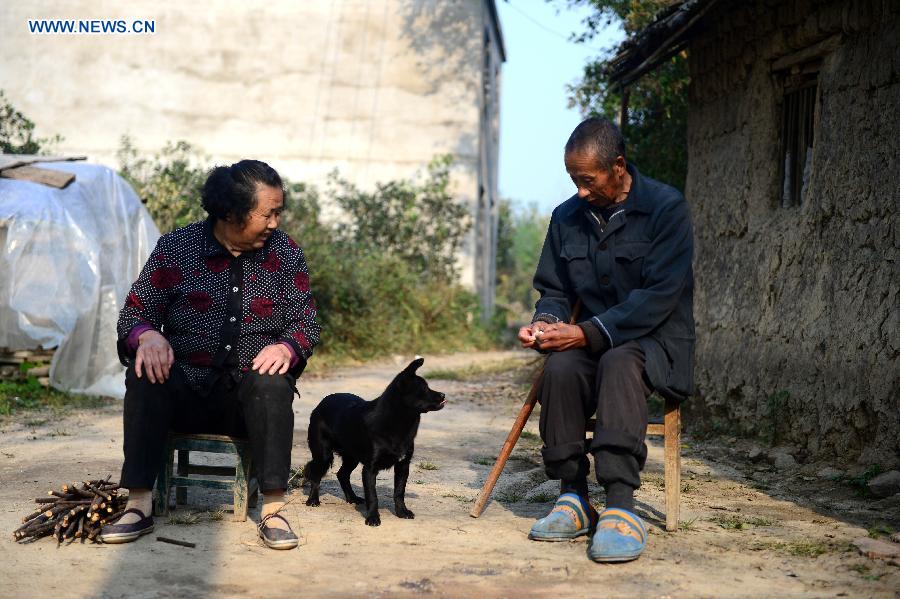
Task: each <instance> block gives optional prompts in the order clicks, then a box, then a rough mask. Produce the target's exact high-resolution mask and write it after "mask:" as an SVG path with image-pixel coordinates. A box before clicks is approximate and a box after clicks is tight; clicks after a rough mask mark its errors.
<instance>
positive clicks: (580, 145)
mask: <svg viewBox="0 0 900 599" xmlns="http://www.w3.org/2000/svg"><path fill="white" fill-rule="evenodd" d="M581 152H588V153H590V154H593V155H594V156H595V157H596V158H597V161H598V162H599V166H601V167H602V168H604V169H609V168H611V167H612V165H613V163H614V162H615V161H616V157H618V156H621V157H623V158H624V157H625V140H624V139H623V138H622V132H621V131H619V128H618V127H616V126H615V124H614V123H612V122H611V121H608V120H606V119H602V118H599V117H591V118H589V119H586V120H585V121H583V122H582V123H581V124H579V125H578V126H577V127H575V130H574V131H572V135H570V136H569V141H567V142H566V155H569V154H572V153H581Z"/></svg>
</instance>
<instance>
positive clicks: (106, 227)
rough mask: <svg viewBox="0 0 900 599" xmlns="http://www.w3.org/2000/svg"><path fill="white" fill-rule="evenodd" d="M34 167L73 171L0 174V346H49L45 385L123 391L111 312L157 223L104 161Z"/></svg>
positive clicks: (118, 305) (145, 252)
mask: <svg viewBox="0 0 900 599" xmlns="http://www.w3.org/2000/svg"><path fill="white" fill-rule="evenodd" d="M33 166H37V167H41V168H48V169H55V170H60V171H65V172H69V173H74V174H75V177H76V178H75V181H74V182H73V183H71V184H70V185H69V186H68V187H66V188H65V189H55V188H52V187H47V186H45V185H41V184H38V183H32V182H30V181H17V180H11V179H0V347H9V348H18V349H25V348H33V347H35V346H38V345H40V346H41V347H43V348H50V347H55V346H58V349H57V351H56V353H55V354H54V356H53V361H52V362H51V364H50V383H51V384H52V385H53V386H54V387H56V388H59V389H64V390H66V391H70V392H73V393H86V394H91V395H106V396H111V397H123V396H124V395H125V376H124V373H125V370H124V368H123V367H122V366H121V364H120V363H119V360H118V357H117V354H116V320H117V318H118V313H119V309H120V308H121V307H122V305H123V304H124V301H125V296H126V295H127V293H128V290H129V288H130V287H131V283H132V282H133V281H134V280H135V279H136V278H137V276H138V274H139V273H140V269H141V267H142V266H143V265H144V262H145V261H146V260H147V258H148V256H149V255H150V252H151V250H152V249H153V247H154V245H155V244H156V240H157V239H158V238H159V230H158V229H157V228H156V225H155V224H154V223H153V219H152V218H151V217H150V214H149V213H148V212H147V210H146V209H145V208H144V206H143V205H142V204H141V202H140V200H139V199H138V197H137V195H136V194H135V193H134V190H132V189H131V187H130V186H129V185H128V184H127V183H126V182H125V181H124V180H123V179H122V178H121V177H119V176H118V175H117V174H116V173H115V172H114V171H112V170H111V169H109V168H107V167H104V166H98V165H93V164H85V163H76V162H39V163H35V164H34V165H33Z"/></svg>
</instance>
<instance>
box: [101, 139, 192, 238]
mask: <svg viewBox="0 0 900 599" xmlns="http://www.w3.org/2000/svg"><path fill="white" fill-rule="evenodd" d="M196 154H197V152H196V150H195V149H194V147H193V146H191V145H190V144H189V143H187V142H184V141H179V142H176V143H174V144H173V143H171V142H170V143H167V144H166V145H165V147H164V148H163V149H162V150H161V151H159V152H158V153H157V154H156V155H154V156H153V157H152V158H147V157H145V156H142V155H140V154H139V153H138V150H137V149H136V148H135V147H134V145H132V143H131V139H130V138H129V137H128V136H123V137H122V141H121V145H120V146H119V150H118V152H117V153H116V156H117V158H118V159H119V165H120V166H119V174H120V175H122V177H123V178H124V179H125V180H126V181H128V183H129V184H130V185H131V186H132V187H133V188H134V191H135V192H136V193H137V195H138V197H139V198H140V199H141V201H142V202H143V203H144V204H145V205H146V206H147V210H148V211H149V212H150V214H151V216H153V220H154V222H156V226H157V227H158V228H159V230H160V231H162V232H163V233H166V232H168V231H171V230H172V229H177V228H178V227H183V226H185V225H187V224H190V223H192V222H194V221H198V220H201V219H204V218H206V213H205V212H204V211H203V206H201V204H200V189H201V188H202V187H203V183H204V182H205V181H206V174H207V168H206V167H205V166H204V163H205V162H207V160H206V159H205V158H204V157H202V156H197V155H196Z"/></svg>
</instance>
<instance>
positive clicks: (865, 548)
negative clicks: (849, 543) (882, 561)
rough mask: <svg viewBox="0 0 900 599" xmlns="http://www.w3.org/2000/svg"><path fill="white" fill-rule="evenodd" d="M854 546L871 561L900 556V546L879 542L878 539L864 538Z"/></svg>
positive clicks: (856, 541)
mask: <svg viewBox="0 0 900 599" xmlns="http://www.w3.org/2000/svg"><path fill="white" fill-rule="evenodd" d="M853 544H854V545H856V548H857V549H859V552H860V553H861V554H863V555H865V556H866V557H868V558H871V559H875V558H880V557H885V558H893V557H898V556H900V545H898V544H896V543H888V542H886V541H879V540H878V539H870V538H868V537H862V538H860V539H855V540H854V541H853Z"/></svg>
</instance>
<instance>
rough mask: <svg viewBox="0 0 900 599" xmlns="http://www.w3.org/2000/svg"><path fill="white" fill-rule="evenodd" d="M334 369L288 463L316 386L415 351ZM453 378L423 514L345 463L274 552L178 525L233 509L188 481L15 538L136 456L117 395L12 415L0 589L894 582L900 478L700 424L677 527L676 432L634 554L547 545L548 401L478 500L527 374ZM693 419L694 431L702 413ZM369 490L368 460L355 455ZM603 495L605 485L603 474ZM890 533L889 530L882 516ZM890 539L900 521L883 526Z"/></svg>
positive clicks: (889, 585)
mask: <svg viewBox="0 0 900 599" xmlns="http://www.w3.org/2000/svg"><path fill="white" fill-rule="evenodd" d="M530 357H531V356H529V355H527V354H525V353H518V352H494V353H481V354H468V355H455V356H445V357H435V358H428V359H427V360H426V364H425V367H423V371H424V372H426V373H427V372H428V371H430V370H431V371H433V370H446V369H458V368H460V367H465V366H467V365H471V364H480V365H484V364H491V363H494V362H497V361H504V362H507V363H509V362H510V361H511V360H516V361H521V362H523V363H524V361H525V360H527V359H530ZM405 363H406V362H405V361H401V360H400V359H399V358H397V359H396V360H394V361H386V362H384V363H381V364H370V365H365V366H360V367H355V368H344V369H340V370H333V371H330V372H328V373H326V374H324V375H320V376H317V377H307V378H304V379H302V380H301V384H300V390H301V394H302V397H301V399H298V400H296V401H295V402H294V411H295V413H296V426H295V435H294V439H295V443H294V450H293V463H294V465H295V466H300V465H302V464H303V463H304V462H305V461H306V460H307V459H308V455H309V453H308V450H307V447H306V426H307V423H308V418H309V413H310V411H311V410H312V408H313V407H314V406H315V405H316V403H317V402H318V400H319V399H321V398H322V397H323V396H324V395H326V394H328V393H331V392H335V391H349V392H355V393H358V394H360V395H362V396H364V397H366V398H374V397H375V396H377V395H378V394H379V393H380V392H381V391H382V390H383V388H384V386H385V385H386V384H387V383H388V381H389V380H390V379H391V378H392V377H393V375H394V374H395V373H396V372H397V371H398V370H399V369H400V367H401V366H403V365H405ZM432 387H433V388H435V389H438V390H441V391H444V392H446V393H447V396H448V399H449V403H448V406H447V407H446V408H445V409H444V410H443V411H441V412H437V413H431V414H426V415H425V416H424V417H423V420H422V426H421V429H420V432H419V437H418V439H417V443H416V455H415V458H414V460H413V463H414V466H413V468H412V471H411V474H410V484H409V486H408V491H407V505H408V506H409V507H410V509H412V510H413V511H414V512H415V513H416V518H415V520H402V519H398V518H395V517H394V516H393V515H391V513H390V512H391V511H392V510H393V505H392V502H391V501H390V500H389V498H390V496H391V488H392V479H393V477H392V476H391V475H390V473H383V474H382V475H381V476H380V477H379V485H378V492H379V496H380V498H381V500H382V503H381V505H382V522H383V523H382V525H381V526H380V527H378V528H370V527H368V526H366V525H365V524H364V523H363V517H362V515H361V513H360V512H359V511H358V510H357V509H356V508H355V507H354V506H351V505H349V504H346V503H344V502H343V500H342V499H341V497H340V492H339V488H338V485H337V482H336V480H335V479H334V474H333V472H332V473H331V474H329V475H328V476H327V477H326V479H325V481H324V482H323V497H322V505H321V506H320V507H318V508H310V507H307V506H305V505H304V504H303V502H304V500H305V497H306V493H305V490H304V489H298V490H295V491H293V493H292V497H293V498H296V499H295V501H294V502H293V503H291V504H290V505H289V506H288V507H287V511H288V515H289V519H290V520H291V522H292V523H294V524H295V530H298V532H299V533H300V534H301V537H302V541H301V546H300V548H299V549H297V550H294V551H287V552H275V551H271V550H268V549H266V548H265V547H262V546H261V545H260V544H259V543H258V542H257V540H256V535H255V524H254V522H253V520H254V519H255V516H256V514H255V511H252V512H251V516H252V517H251V519H250V520H248V521H247V522H232V521H231V520H230V513H227V512H226V514H225V518H224V519H222V520H219V521H215V520H214V519H213V518H211V517H209V516H208V515H207V516H203V517H201V518H200V520H201V521H200V522H199V523H196V524H193V525H186V524H179V523H178V522H179V521H180V520H184V515H185V514H187V513H189V512H190V511H192V510H193V511H194V512H203V511H204V510H214V509H217V508H224V509H230V505H229V503H230V497H229V495H228V494H227V493H224V492H215V491H205V490H197V491H194V490H191V491H190V492H189V497H188V502H189V505H188V506H185V507H180V508H179V509H178V510H176V511H174V512H173V514H174V518H173V519H167V518H157V524H156V531H155V532H154V533H153V534H152V535H149V536H148V537H145V538H144V539H141V540H140V541H138V542H136V543H132V544H128V545H119V546H104V545H100V544H97V545H91V544H85V545H81V544H77V543H76V544H72V545H68V546H66V545H63V546H61V547H57V546H56V543H55V541H52V540H50V539H48V538H45V539H42V540H40V541H38V542H34V543H30V544H25V545H16V544H15V543H14V542H13V540H12V535H11V534H9V533H11V532H12V531H13V530H14V529H15V528H16V527H17V525H18V524H17V523H18V522H19V521H20V519H21V516H23V515H24V514H25V513H27V512H30V511H32V509H33V508H32V506H33V503H31V501H32V499H33V498H34V497H37V496H41V495H44V494H46V492H47V490H48V489H49V488H51V487H52V488H56V487H58V486H59V485H61V484H62V483H64V482H70V481H73V480H78V481H80V480H82V479H87V478H89V477H90V478H96V477H101V476H102V477H105V476H106V475H107V474H112V475H113V478H115V477H116V476H117V474H118V468H119V466H120V463H121V445H122V432H121V405H120V404H119V403H116V404H113V405H110V406H108V407H105V408H101V409H96V410H90V411H78V412H72V413H70V414H68V415H66V416H63V417H54V416H52V415H51V414H46V413H27V414H22V415H18V416H16V417H14V418H10V419H7V420H5V421H3V422H2V423H0V506H2V507H0V529H2V530H4V531H6V533H4V536H3V540H2V541H0V563H2V564H3V567H2V571H0V596H3V597H45V596H51V595H53V596H59V595H62V594H64V595H65V596H68V597H126V596H128V597H185V596H190V597H207V596H217V597H231V596H239V595H244V594H247V593H254V594H261V595H262V596H266V597H282V596H284V597H288V596H290V597H296V596H298V595H301V594H303V595H306V596H318V595H338V596H394V595H413V594H431V595H433V596H480V597H494V596H497V597H499V596H519V595H525V596H532V595H536V596H552V595H563V594H570V595H572V596H596V595H604V596H610V597H626V596H627V597H773V596H777V597H841V596H846V597H896V596H898V590H900V568H898V567H897V565H895V564H891V563H889V562H887V561H885V560H878V559H869V558H867V557H863V556H861V555H860V554H859V552H858V551H857V550H856V549H855V548H854V547H853V546H852V541H853V540H854V539H858V538H861V537H866V536H868V535H869V534H872V535H878V534H880V532H886V533H887V534H890V532H893V531H896V530H897V528H898V524H900V495H895V496H894V497H893V498H889V499H884V500H880V501H875V500H871V499H861V498H859V497H858V496H857V495H856V494H855V493H854V490H853V489H852V488H851V487H850V486H848V485H846V484H844V483H841V482H839V481H837V480H834V479H835V478H836V477H834V476H831V477H829V476H824V475H817V474H816V472H821V468H822V467H823V466H824V465H823V464H817V465H802V466H799V467H797V468H788V469H783V468H780V467H779V468H776V467H775V466H773V465H770V464H769V462H768V461H766V460H760V458H759V456H756V460H752V459H750V457H748V451H749V452H750V455H751V456H753V455H755V454H756V453H758V451H754V448H753V447H752V446H751V445H750V444H749V442H748V441H744V440H738V439H728V438H724V439H722V438H719V439H716V440H714V441H705V442H701V441H699V440H697V439H693V438H691V437H690V435H689V434H688V435H687V436H686V438H685V446H684V449H683V456H684V458H683V460H684V461H683V488H682V490H683V493H682V513H681V520H682V521H683V523H682V527H681V530H679V531H678V532H674V533H667V532H665V530H664V528H663V509H664V502H663V485H662V480H663V479H662V447H661V445H660V442H657V441H653V442H652V443H651V446H650V458H649V461H648V465H647V469H646V471H645V473H644V485H643V487H642V488H641V489H640V490H639V491H638V493H637V500H638V512H639V513H640V514H641V516H642V517H644V519H645V521H646V522H647V524H648V528H649V530H650V540H649V546H648V548H647V550H646V552H645V553H644V555H643V556H642V557H641V558H640V559H639V560H638V561H636V562H632V563H628V564H622V565H614V566H613V565H598V564H595V563H593V562H591V561H589V560H588V558H587V556H586V551H587V543H588V539H582V540H579V541H577V542H571V543H536V542H532V541H529V540H528V539H527V538H526V535H527V533H528V529H529V528H530V526H531V523H532V522H533V520H534V519H535V518H538V517H541V516H543V515H544V514H545V513H546V512H547V511H548V510H549V508H550V506H551V504H552V503H551V502H552V500H553V496H554V492H555V491H554V488H553V487H554V483H548V482H547V481H546V477H545V476H544V474H543V469H542V468H541V467H540V459H539V446H540V441H539V440H538V439H537V436H536V434H534V433H536V432H537V415H535V416H533V417H532V420H531V421H530V422H529V424H528V426H527V427H526V431H528V432H530V433H531V434H526V435H525V438H523V439H522V441H520V443H519V446H518V447H517V449H516V451H515V453H514V454H513V459H512V460H511V461H510V462H509V465H508V467H507V470H506V472H505V473H504V475H503V477H502V478H501V480H500V483H499V484H498V487H497V489H496V491H495V495H494V499H493V501H492V502H491V503H490V504H489V505H488V508H487V510H486V511H485V513H484V515H483V516H482V517H481V518H478V519H473V518H471V517H470V516H469V515H468V512H469V508H470V506H471V502H472V500H473V499H474V498H475V496H476V495H477V493H478V490H479V489H480V487H481V484H482V482H483V481H484V478H485V477H486V475H487V472H488V470H489V468H490V463H491V460H492V459H493V458H494V457H495V456H496V455H497V452H498V450H499V448H500V446H501V444H502V442H503V439H504V438H505V435H506V433H507V432H508V429H509V426H510V425H511V423H512V420H513V418H514V415H515V413H516V412H517V410H518V408H519V406H520V405H521V401H522V399H523V397H524V392H523V383H522V380H521V375H516V374H515V373H513V372H505V373H494V374H483V375H480V376H478V377H476V378H474V379H469V380H456V381H452V380H433V381H432ZM688 433H689V431H688ZM353 480H354V485H355V486H356V487H357V490H358V492H360V493H361V490H360V489H359V484H360V483H359V471H357V472H356V473H354V478H353ZM593 492H594V498H595V499H596V500H597V501H598V502H599V501H602V495H601V494H600V492H599V489H597V488H594V489H593ZM879 531H880V532H879ZM157 535H162V536H166V537H171V538H175V539H181V540H185V541H190V542H193V543H196V545H197V546H196V548H194V549H188V548H183V547H178V546H174V545H170V544H165V543H161V542H157V541H156V540H155V539H156V536H157ZM883 539H885V540H887V537H886V536H885V537H883Z"/></svg>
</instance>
